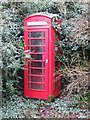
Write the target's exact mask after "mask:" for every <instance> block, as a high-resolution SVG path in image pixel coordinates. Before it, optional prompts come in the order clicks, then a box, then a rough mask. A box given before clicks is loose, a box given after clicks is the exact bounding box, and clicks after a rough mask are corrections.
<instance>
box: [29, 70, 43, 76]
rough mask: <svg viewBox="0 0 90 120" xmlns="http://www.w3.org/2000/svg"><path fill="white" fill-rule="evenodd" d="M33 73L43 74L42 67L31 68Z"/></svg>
mask: <svg viewBox="0 0 90 120" xmlns="http://www.w3.org/2000/svg"><path fill="white" fill-rule="evenodd" d="M31 74H35V75H42V69H41V70H39V69H31Z"/></svg>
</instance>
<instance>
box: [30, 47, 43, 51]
mask: <svg viewBox="0 0 90 120" xmlns="http://www.w3.org/2000/svg"><path fill="white" fill-rule="evenodd" d="M31 51H33V52H42V47H35V46H33V47H31Z"/></svg>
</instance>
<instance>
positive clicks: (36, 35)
mask: <svg viewBox="0 0 90 120" xmlns="http://www.w3.org/2000/svg"><path fill="white" fill-rule="evenodd" d="M31 37H32V38H42V32H40V31H37V32H31Z"/></svg>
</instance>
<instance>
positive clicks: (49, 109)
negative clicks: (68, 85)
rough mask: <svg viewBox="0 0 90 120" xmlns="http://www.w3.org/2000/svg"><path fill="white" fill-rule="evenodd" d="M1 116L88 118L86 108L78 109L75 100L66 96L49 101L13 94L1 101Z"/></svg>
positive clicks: (89, 115)
mask: <svg viewBox="0 0 90 120" xmlns="http://www.w3.org/2000/svg"><path fill="white" fill-rule="evenodd" d="M2 105H3V106H2V110H1V111H2V112H1V115H2V117H3V118H89V117H90V112H89V111H88V109H80V108H78V106H77V101H76V100H74V99H71V100H68V99H67V98H66V97H58V98H55V100H54V101H52V102H49V101H45V100H38V99H28V98H24V97H23V96H17V95H13V96H12V97H11V98H10V99H9V100H7V101H4V102H3V103H2Z"/></svg>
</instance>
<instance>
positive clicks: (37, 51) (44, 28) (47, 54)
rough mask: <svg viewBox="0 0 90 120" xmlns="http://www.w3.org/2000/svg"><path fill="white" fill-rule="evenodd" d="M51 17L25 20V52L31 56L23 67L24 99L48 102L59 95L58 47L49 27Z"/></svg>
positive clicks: (48, 15)
mask: <svg viewBox="0 0 90 120" xmlns="http://www.w3.org/2000/svg"><path fill="white" fill-rule="evenodd" d="M54 17H55V15H54V14H44V13H37V14H33V15H31V16H29V17H27V18H25V20H24V41H25V52H26V54H27V55H29V57H30V58H26V64H25V72H24V95H25V97H26V96H27V97H30V98H38V99H49V98H52V97H57V96H58V95H59V94H60V91H61V78H60V63H59V62H58V61H57V60H55V56H56V54H57V52H56V51H58V48H57V47H56V46H55V42H56V38H55V29H54V28H53V27H52V20H53V18H54ZM57 21H59V23H60V24H61V22H60V20H57Z"/></svg>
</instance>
